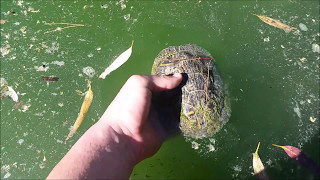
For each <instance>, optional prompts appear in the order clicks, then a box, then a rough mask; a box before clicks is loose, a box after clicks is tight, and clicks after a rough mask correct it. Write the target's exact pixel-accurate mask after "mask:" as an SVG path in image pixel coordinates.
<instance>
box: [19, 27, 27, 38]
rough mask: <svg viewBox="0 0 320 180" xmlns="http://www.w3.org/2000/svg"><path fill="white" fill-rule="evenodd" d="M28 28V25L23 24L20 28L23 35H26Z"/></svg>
mask: <svg viewBox="0 0 320 180" xmlns="http://www.w3.org/2000/svg"><path fill="white" fill-rule="evenodd" d="M26 29H27V27H26V26H23V27H22V28H20V31H21V33H22V36H25V35H26V33H27V32H26Z"/></svg>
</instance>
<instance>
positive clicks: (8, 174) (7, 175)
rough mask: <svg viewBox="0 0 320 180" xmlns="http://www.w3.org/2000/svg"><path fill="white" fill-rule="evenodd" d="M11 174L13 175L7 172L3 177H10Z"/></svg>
mask: <svg viewBox="0 0 320 180" xmlns="http://www.w3.org/2000/svg"><path fill="white" fill-rule="evenodd" d="M10 176H11V173H9V172H7V173H6V174H5V175H4V177H3V179H8V178H9V177H10Z"/></svg>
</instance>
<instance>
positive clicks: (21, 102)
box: [13, 101, 24, 108]
mask: <svg viewBox="0 0 320 180" xmlns="http://www.w3.org/2000/svg"><path fill="white" fill-rule="evenodd" d="M23 104H24V102H23V101H20V102H18V103H17V104H15V105H14V106H13V107H14V108H20V107H21V106H22V105H23Z"/></svg>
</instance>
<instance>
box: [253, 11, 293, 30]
mask: <svg viewBox="0 0 320 180" xmlns="http://www.w3.org/2000/svg"><path fill="white" fill-rule="evenodd" d="M252 15H254V16H257V17H258V18H259V19H261V20H262V21H263V22H265V23H267V24H269V25H270V26H273V27H276V28H279V29H283V30H284V31H286V32H289V31H292V30H294V29H297V28H295V27H292V26H289V25H286V24H283V23H282V22H280V21H279V20H277V19H272V18H270V17H267V16H261V15H257V14H252Z"/></svg>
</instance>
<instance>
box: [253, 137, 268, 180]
mask: <svg viewBox="0 0 320 180" xmlns="http://www.w3.org/2000/svg"><path fill="white" fill-rule="evenodd" d="M259 146H260V142H259V143H258V147H257V149H256V152H255V153H253V154H252V155H253V159H252V167H253V170H254V175H255V176H256V177H257V178H258V179H269V178H268V175H267V173H266V171H265V169H264V166H263V164H262V161H261V159H260V157H259V155H258V150H259Z"/></svg>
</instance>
